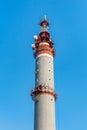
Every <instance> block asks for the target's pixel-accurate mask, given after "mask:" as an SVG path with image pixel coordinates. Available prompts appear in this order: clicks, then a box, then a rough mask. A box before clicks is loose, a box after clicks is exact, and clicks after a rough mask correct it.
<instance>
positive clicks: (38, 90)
mask: <svg viewBox="0 0 87 130" xmlns="http://www.w3.org/2000/svg"><path fill="white" fill-rule="evenodd" d="M40 26H41V28H42V29H41V32H40V33H39V36H34V39H35V41H36V43H35V44H33V45H32V48H33V50H34V57H35V59H36V65H35V88H34V90H33V91H32V92H31V96H32V98H33V100H34V101H35V110H34V111H35V115H34V116H35V117H34V130H56V127H55V100H56V98H57V95H56V93H55V92H54V65H53V63H54V62H53V58H54V55H55V50H54V44H53V42H52V39H51V37H50V33H49V32H48V27H49V22H48V21H47V20H46V17H45V18H44V20H43V21H42V22H40Z"/></svg>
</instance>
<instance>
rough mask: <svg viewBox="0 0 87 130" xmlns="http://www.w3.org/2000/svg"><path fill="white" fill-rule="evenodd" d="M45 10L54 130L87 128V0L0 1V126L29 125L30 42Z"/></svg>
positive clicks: (17, 128)
mask: <svg viewBox="0 0 87 130" xmlns="http://www.w3.org/2000/svg"><path fill="white" fill-rule="evenodd" d="M44 14H46V15H47V18H48V20H49V21H50V25H51V26H50V29H49V30H50V33H51V36H52V39H53V41H54V43H55V48H56V57H55V59H54V62H55V90H56V92H57V93H58V94H59V98H58V100H57V101H56V126H57V130H83V129H85V130H87V1H86V0H44V1H41V0H20V1H19V0H12V1H11V0H8V1H6V0H1V1H0V130H33V126H34V122H33V120H34V119H33V118H34V102H33V101H32V100H31V97H30V91H31V90H32V89H33V88H34V67H35V59H34V58H33V51H32V49H31V44H32V43H34V40H33V35H34V34H38V33H39V31H40V27H39V26H38V24H39V22H40V20H41V19H43V16H44Z"/></svg>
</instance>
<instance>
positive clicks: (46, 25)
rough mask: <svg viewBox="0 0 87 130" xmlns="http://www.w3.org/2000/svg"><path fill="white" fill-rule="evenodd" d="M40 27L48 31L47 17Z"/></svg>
mask: <svg viewBox="0 0 87 130" xmlns="http://www.w3.org/2000/svg"><path fill="white" fill-rule="evenodd" d="M40 26H41V27H42V30H43V31H47V28H48V27H49V22H48V21H47V19H46V15H45V16H44V20H43V21H41V22H40ZM44 29H46V30H44Z"/></svg>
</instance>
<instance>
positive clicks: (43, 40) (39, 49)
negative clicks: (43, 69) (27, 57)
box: [32, 16, 55, 57]
mask: <svg viewBox="0 0 87 130" xmlns="http://www.w3.org/2000/svg"><path fill="white" fill-rule="evenodd" d="M40 26H41V31H40V33H39V35H38V36H37V35H34V40H35V42H36V43H35V44H32V49H33V50H35V51H34V57H37V56H38V55H39V54H43V53H46V54H49V55H51V56H52V57H54V55H55V49H54V44H53V41H52V39H51V37H50V33H49V31H48V27H49V22H48V21H47V19H46V16H44V19H43V20H42V21H41V22H40Z"/></svg>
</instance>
